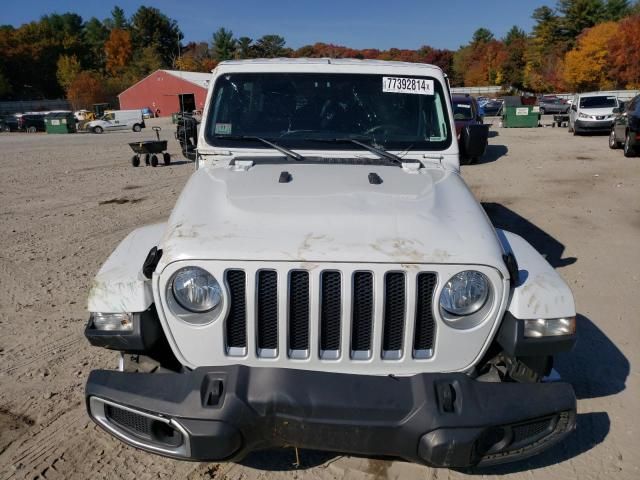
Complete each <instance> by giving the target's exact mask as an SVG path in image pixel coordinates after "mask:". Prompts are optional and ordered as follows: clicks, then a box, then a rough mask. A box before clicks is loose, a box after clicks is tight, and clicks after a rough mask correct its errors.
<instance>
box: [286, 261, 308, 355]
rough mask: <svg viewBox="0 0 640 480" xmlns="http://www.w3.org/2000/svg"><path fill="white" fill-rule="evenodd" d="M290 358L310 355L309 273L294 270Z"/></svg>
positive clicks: (290, 292)
mask: <svg viewBox="0 0 640 480" xmlns="http://www.w3.org/2000/svg"><path fill="white" fill-rule="evenodd" d="M289 350H290V351H289V356H290V357H291V358H307V356H308V354H309V272H305V271H302V270H294V271H292V272H291V274H290V278H289Z"/></svg>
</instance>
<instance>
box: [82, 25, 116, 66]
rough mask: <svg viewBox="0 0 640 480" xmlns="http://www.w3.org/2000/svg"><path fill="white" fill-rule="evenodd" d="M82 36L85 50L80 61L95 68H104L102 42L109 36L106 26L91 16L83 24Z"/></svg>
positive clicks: (104, 59) (104, 58)
mask: <svg viewBox="0 0 640 480" xmlns="http://www.w3.org/2000/svg"><path fill="white" fill-rule="evenodd" d="M83 38H84V43H85V46H86V50H87V51H86V54H85V56H84V57H83V58H82V63H83V64H84V65H87V66H89V67H91V68H94V69H96V70H100V69H102V68H104V64H105V61H106V57H105V53H104V42H106V41H107V39H108V38H109V30H108V29H107V27H105V26H104V24H103V23H102V22H101V21H100V20H98V19H97V18H96V17H92V18H90V19H89V21H87V23H85V25H84V31H83Z"/></svg>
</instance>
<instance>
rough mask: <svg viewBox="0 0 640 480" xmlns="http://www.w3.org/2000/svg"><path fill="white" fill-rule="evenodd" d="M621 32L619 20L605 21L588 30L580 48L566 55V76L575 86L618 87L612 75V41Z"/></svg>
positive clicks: (577, 47) (582, 88)
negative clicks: (610, 45) (610, 50)
mask: <svg viewBox="0 0 640 480" xmlns="http://www.w3.org/2000/svg"><path fill="white" fill-rule="evenodd" d="M617 31H618V26H617V24H616V23H615V22H605V23H601V24H599V25H596V26H595V27H592V28H589V29H587V30H585V31H584V33H583V34H582V35H580V37H579V38H578V43H577V45H576V48H575V49H573V50H571V51H569V52H567V55H566V57H565V60H564V63H565V69H564V79H565V81H566V82H567V85H568V86H569V88H571V89H575V90H577V91H584V90H598V89H602V90H606V89H608V88H612V87H614V86H615V83H614V82H613V81H612V80H611V78H610V76H609V66H608V48H609V43H610V42H611V40H612V39H613V38H614V36H615V35H616V33H617Z"/></svg>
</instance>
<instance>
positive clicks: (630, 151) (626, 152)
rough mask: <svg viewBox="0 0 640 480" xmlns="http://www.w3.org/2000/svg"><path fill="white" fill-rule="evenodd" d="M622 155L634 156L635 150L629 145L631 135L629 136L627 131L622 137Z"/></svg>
mask: <svg viewBox="0 0 640 480" xmlns="http://www.w3.org/2000/svg"><path fill="white" fill-rule="evenodd" d="M624 156H625V157H627V158H631V157H635V156H636V151H635V150H634V148H633V147H632V146H631V137H630V136H629V132H627V134H626V135H625V137H624Z"/></svg>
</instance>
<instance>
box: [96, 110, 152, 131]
mask: <svg viewBox="0 0 640 480" xmlns="http://www.w3.org/2000/svg"><path fill="white" fill-rule="evenodd" d="M145 127H146V125H145V123H144V118H142V110H107V111H106V112H105V113H104V115H103V116H102V117H100V118H98V119H97V120H93V121H91V122H87V123H86V124H85V129H86V130H87V131H89V132H93V133H103V132H108V131H117V130H133V131H134V132H139V131H141V130H142V129H143V128H145Z"/></svg>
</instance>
